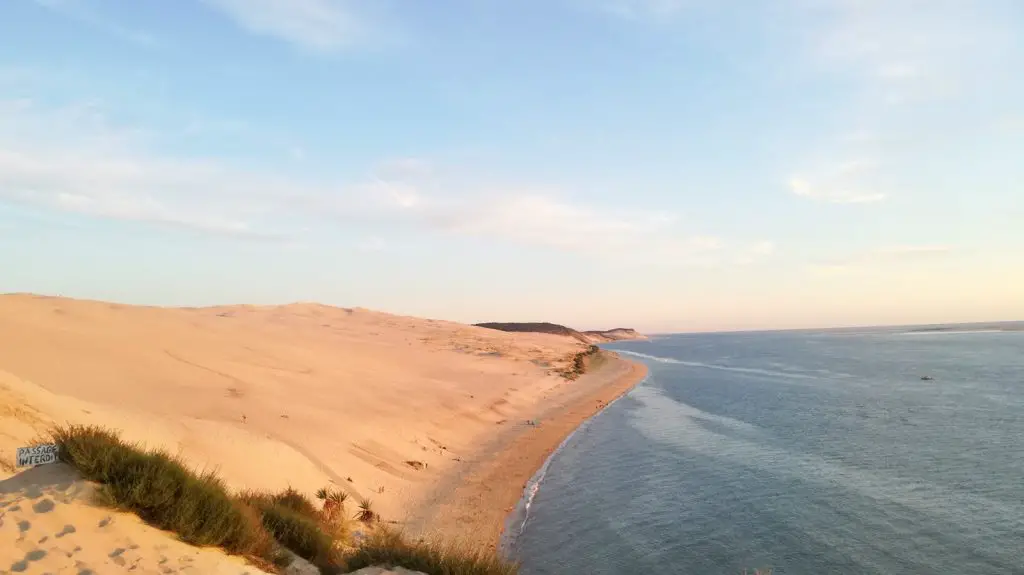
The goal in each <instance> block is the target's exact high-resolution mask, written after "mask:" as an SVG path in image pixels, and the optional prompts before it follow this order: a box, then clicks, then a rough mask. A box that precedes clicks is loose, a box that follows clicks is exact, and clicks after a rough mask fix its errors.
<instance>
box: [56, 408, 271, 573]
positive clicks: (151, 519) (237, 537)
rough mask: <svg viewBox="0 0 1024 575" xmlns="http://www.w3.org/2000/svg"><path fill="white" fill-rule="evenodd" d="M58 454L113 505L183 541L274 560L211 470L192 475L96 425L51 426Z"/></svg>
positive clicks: (249, 517) (251, 517)
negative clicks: (97, 487)
mask: <svg viewBox="0 0 1024 575" xmlns="http://www.w3.org/2000/svg"><path fill="white" fill-rule="evenodd" d="M53 438H54V441H55V442H56V443H57V444H58V445H60V457H61V459H62V460H63V461H64V462H66V463H69V464H71V465H72V466H74V467H75V468H76V469H78V471H79V472H80V473H81V474H82V475H83V476H84V477H85V478H86V479H88V480H91V481H95V482H97V483H100V484H101V485H102V487H101V492H100V493H101V496H102V497H103V499H104V500H105V502H107V503H108V504H110V505H111V506H112V507H116V508H118V509H121V510H124V511H130V512H133V513H135V514H137V515H138V516H139V517H141V518H142V519H143V520H144V521H146V522H147V523H149V524H150V525H153V526H155V527H158V528H160V529H165V530H167V531H173V532H174V533H176V534H178V536H179V537H180V538H181V539H182V540H183V541H185V542H187V543H191V544H193V545H198V546H216V547H221V548H223V549H225V550H226V551H228V552H229V553H234V554H237V555H248V556H252V557H256V558H259V559H262V560H265V561H274V560H275V559H276V556H275V554H274V549H273V547H274V546H273V544H272V541H271V540H270V539H269V538H268V537H267V534H266V532H265V531H264V530H263V529H262V527H261V524H260V521H258V520H257V518H256V515H255V514H254V513H253V510H252V509H251V508H249V507H247V506H246V505H245V504H244V503H243V502H241V501H238V500H237V499H235V498H234V497H232V496H231V495H230V494H229V493H228V491H227V489H226V488H225V486H224V483H223V482H222V481H221V480H220V479H219V478H217V477H216V476H215V475H214V474H213V473H203V474H196V473H194V472H193V471H191V470H189V469H188V468H187V467H185V465H184V463H182V461H181V460H180V459H178V458H177V457H175V456H173V455H171V454H169V453H167V452H165V451H148V452H147V451H143V450H142V449H141V448H140V447H138V446H137V445H132V444H128V443H125V442H124V441H122V440H121V438H120V437H119V436H118V435H117V434H116V433H114V432H111V431H108V430H105V429H101V428H98V427H87V426H67V427H58V428H56V429H54V430H53Z"/></svg>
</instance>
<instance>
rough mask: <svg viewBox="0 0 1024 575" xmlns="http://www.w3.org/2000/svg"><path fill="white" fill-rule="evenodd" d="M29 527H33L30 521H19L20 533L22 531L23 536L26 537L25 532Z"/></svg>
mask: <svg viewBox="0 0 1024 575" xmlns="http://www.w3.org/2000/svg"><path fill="white" fill-rule="evenodd" d="M29 529H32V524H31V523H29V522H28V521H24V520H22V521H19V522H18V533H20V534H21V536H22V537H25V532H26V531H28V530H29Z"/></svg>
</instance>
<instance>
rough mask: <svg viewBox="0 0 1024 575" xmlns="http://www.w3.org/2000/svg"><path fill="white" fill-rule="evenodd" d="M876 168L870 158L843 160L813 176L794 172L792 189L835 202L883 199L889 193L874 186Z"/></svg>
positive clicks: (791, 180)
mask: <svg viewBox="0 0 1024 575" xmlns="http://www.w3.org/2000/svg"><path fill="white" fill-rule="evenodd" d="M876 170H877V166H876V164H875V163H874V162H872V161H869V160H854V161H848V162H843V163H841V164H839V165H837V166H834V167H832V168H830V169H828V170H819V171H817V173H816V174H815V175H812V176H807V175H804V174H797V175H794V176H792V177H791V178H790V179H789V182H788V183H789V190H790V192H792V193H793V194H795V195H797V196H800V197H803V198H807V199H811V200H817V201H822V202H831V203H835V204H870V203H876V202H882V201H885V199H886V194H885V193H883V192H879V191H877V190H876V189H873V186H876V185H877V184H876V183H874V182H873V177H872V176H873V174H874V173H875V171H876Z"/></svg>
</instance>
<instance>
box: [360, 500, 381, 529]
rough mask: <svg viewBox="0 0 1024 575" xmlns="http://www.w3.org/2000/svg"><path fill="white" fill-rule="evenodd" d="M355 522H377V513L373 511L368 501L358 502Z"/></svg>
mask: <svg viewBox="0 0 1024 575" xmlns="http://www.w3.org/2000/svg"><path fill="white" fill-rule="evenodd" d="M355 518H356V520H358V521H362V522H363V523H373V522H374V521H376V520H377V513H376V512H375V511H374V510H373V502H372V501H370V500H369V499H361V500H360V501H359V511H358V512H356V517H355Z"/></svg>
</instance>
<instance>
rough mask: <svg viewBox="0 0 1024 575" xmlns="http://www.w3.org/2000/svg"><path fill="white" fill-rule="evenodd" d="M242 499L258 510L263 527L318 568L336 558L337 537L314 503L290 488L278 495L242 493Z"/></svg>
mask: <svg viewBox="0 0 1024 575" xmlns="http://www.w3.org/2000/svg"><path fill="white" fill-rule="evenodd" d="M238 498H239V499H241V500H242V501H244V502H246V503H247V504H249V505H250V506H251V507H252V508H254V509H256V510H258V511H259V517H260V520H261V522H262V524H263V528H264V529H266V531H267V532H268V533H269V534H270V535H271V536H272V537H273V538H274V540H276V541H277V542H278V543H280V544H281V545H282V546H284V547H285V548H286V549H288V550H290V551H291V552H292V553H295V554H296V555H298V556H299V557H302V558H303V559H305V560H307V561H309V562H310V563H312V564H314V565H317V566H319V567H323V566H329V565H332V564H334V563H335V562H336V561H337V553H336V552H335V538H334V536H333V535H332V534H331V530H330V529H325V525H323V524H322V523H321V520H320V519H321V518H320V512H319V511H318V510H317V509H316V507H315V506H314V505H313V503H312V502H310V501H309V500H308V499H306V498H305V497H303V496H302V495H301V494H299V493H298V492H296V491H295V490H293V489H291V488H289V489H287V490H285V491H282V492H280V493H277V494H266V493H256V492H251V491H249V492H243V493H241V494H239V496H238Z"/></svg>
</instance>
